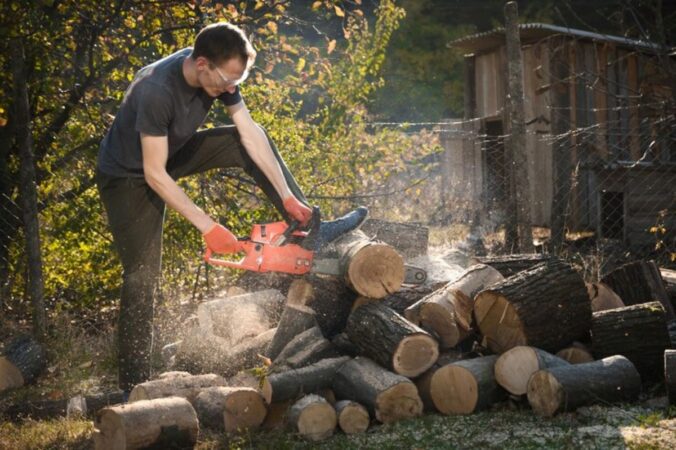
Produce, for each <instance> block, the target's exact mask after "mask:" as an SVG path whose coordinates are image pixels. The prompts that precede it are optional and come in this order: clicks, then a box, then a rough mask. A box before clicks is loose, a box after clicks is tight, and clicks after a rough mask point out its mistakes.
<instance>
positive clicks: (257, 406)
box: [193, 386, 267, 433]
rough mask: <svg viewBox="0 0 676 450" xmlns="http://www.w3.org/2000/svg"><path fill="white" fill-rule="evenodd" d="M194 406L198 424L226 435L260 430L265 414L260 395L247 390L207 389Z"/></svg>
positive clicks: (202, 392) (254, 391)
mask: <svg viewBox="0 0 676 450" xmlns="http://www.w3.org/2000/svg"><path fill="white" fill-rule="evenodd" d="M193 405H194V407H195V411H196V412H197V417H198V418H199V421H200V424H202V425H204V426H206V427H209V428H212V429H214V430H225V431H226V432H228V433H232V432H238V431H242V430H245V429H256V428H258V427H260V426H261V424H262V423H263V420H264V419H265V414H266V413H267V407H266V404H265V400H264V399H263V396H262V395H261V394H260V392H258V391H257V390H256V389H253V388H249V387H224V386H216V387H210V388H206V389H203V390H202V391H201V392H200V393H199V394H198V395H197V397H195V400H194V401H193Z"/></svg>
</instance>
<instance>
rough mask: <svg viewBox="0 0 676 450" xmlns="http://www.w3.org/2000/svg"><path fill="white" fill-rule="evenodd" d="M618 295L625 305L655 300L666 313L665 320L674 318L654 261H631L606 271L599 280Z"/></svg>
mask: <svg viewBox="0 0 676 450" xmlns="http://www.w3.org/2000/svg"><path fill="white" fill-rule="evenodd" d="M601 281H602V282H604V283H605V284H607V285H608V286H610V288H611V289H612V290H613V291H614V292H615V293H616V294H617V295H619V296H620V298H621V299H622V301H623V302H624V304H625V305H627V306H631V305H636V304H639V303H646V302H651V301H653V300H657V301H658V302H660V303H661V304H662V306H663V307H664V310H665V311H666V314H667V316H666V317H667V321H672V320H674V319H676V315H674V308H673V307H672V306H671V301H670V300H669V295H668V294H667V291H666V289H665V286H664V281H663V280H662V276H661V275H660V270H659V268H658V267H657V264H655V262H654V261H642V260H639V261H633V262H630V263H627V264H624V265H622V266H620V267H618V268H617V269H615V270H613V271H612V272H610V273H608V274H607V275H606V276H604V277H603V279H602V280H601Z"/></svg>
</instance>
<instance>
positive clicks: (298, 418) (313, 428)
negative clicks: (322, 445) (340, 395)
mask: <svg viewBox="0 0 676 450" xmlns="http://www.w3.org/2000/svg"><path fill="white" fill-rule="evenodd" d="M288 421H289V424H290V425H291V426H292V427H293V429H294V430H297V431H298V433H299V434H300V435H301V436H303V437H305V438H307V439H309V440H311V441H321V440H322V439H326V438H328V437H330V436H331V435H333V432H334V431H335V429H336V424H337V423H338V419H337V417H336V411H335V410H334V409H333V406H331V404H329V402H327V401H326V400H325V399H324V398H323V397H320V396H319V395H315V394H310V395H307V396H305V397H303V398H301V399H300V400H298V401H297V402H296V403H294V404H293V406H292V407H291V409H289V416H288Z"/></svg>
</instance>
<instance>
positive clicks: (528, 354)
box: [495, 346, 569, 395]
mask: <svg viewBox="0 0 676 450" xmlns="http://www.w3.org/2000/svg"><path fill="white" fill-rule="evenodd" d="M568 364H569V363H568V361H566V360H564V359H561V358H559V357H557V356H554V355H552V354H551V353H547V352H546V351H544V350H540V349H539V348H534V347H526V346H518V347H514V348H512V349H510V350H507V351H506V352H505V353H503V354H502V355H500V357H499V358H498V360H497V362H496V363H495V381H496V382H497V383H498V384H499V385H500V386H502V387H503V388H505V389H506V390H507V391H508V392H509V393H510V394H513V395H524V394H526V393H527V392H528V380H529V379H530V377H531V375H533V374H534V373H535V372H537V371H538V370H543V369H548V368H550V367H556V366H564V365H568Z"/></svg>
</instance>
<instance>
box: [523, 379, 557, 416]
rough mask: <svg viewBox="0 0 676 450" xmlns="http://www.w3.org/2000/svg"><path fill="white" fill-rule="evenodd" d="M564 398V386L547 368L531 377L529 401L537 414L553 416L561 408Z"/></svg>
mask: <svg viewBox="0 0 676 450" xmlns="http://www.w3.org/2000/svg"><path fill="white" fill-rule="evenodd" d="M564 398H565V392H564V390H563V387H562V386H561V384H560V383H559V382H558V380H557V379H556V378H555V377H554V376H553V375H552V374H551V373H549V372H547V371H546V370H540V371H538V372H536V373H534V374H533V376H532V377H531V378H530V382H529V383H528V402H529V403H530V405H531V407H532V408H533V411H535V412H536V413H537V414H540V415H542V416H546V417H552V416H553V415H554V414H556V412H557V411H559V409H560V408H561V404H562V403H563V401H564Z"/></svg>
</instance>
